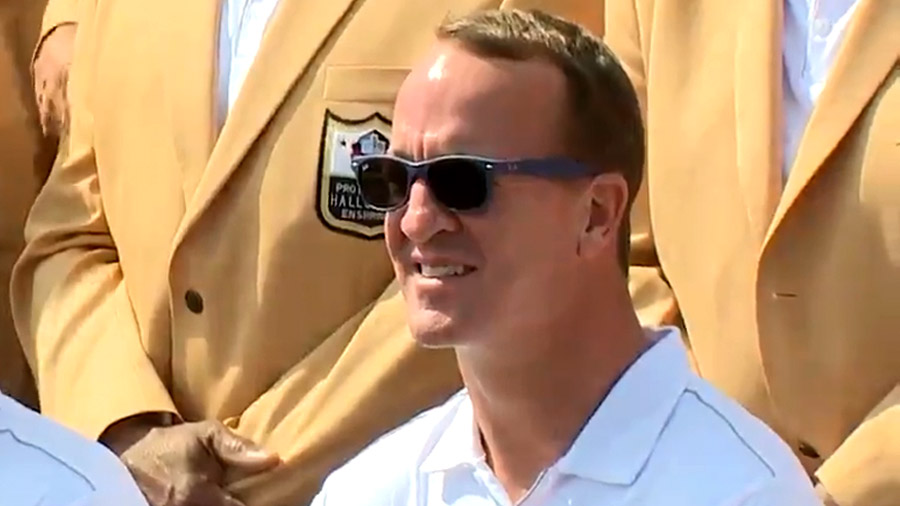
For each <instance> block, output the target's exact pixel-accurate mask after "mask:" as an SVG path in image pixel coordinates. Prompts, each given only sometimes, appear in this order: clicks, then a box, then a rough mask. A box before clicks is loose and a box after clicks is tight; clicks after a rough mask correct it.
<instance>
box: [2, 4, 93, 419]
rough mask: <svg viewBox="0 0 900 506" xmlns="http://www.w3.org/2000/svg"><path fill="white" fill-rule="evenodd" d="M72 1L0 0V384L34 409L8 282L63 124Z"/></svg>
mask: <svg viewBox="0 0 900 506" xmlns="http://www.w3.org/2000/svg"><path fill="white" fill-rule="evenodd" d="M75 2H76V0H51V1H50V2H49V4H48V3H47V2H46V1H42V0H5V1H3V2H0V390H2V391H3V392H5V393H6V394H7V395H10V396H12V397H13V398H15V399H18V400H19V401H21V402H23V403H25V404H26V405H28V406H31V407H37V393H36V391H35V388H34V381H33V378H32V375H31V372H30V370H29V368H28V364H27V362H26V361H25V357H24V355H23V354H22V350H21V346H20V344H19V341H18V339H16V334H15V328H14V326H13V320H12V315H11V314H10V309H9V307H10V305H9V290H7V288H6V287H8V286H9V277H10V273H11V271H12V268H13V264H14V263H15V261H16V258H17V257H18V256H19V253H20V252H21V251H22V247H23V246H24V245H25V240H24V232H23V229H24V227H25V218H26V215H27V214H28V209H29V208H30V207H31V204H32V202H33V201H34V198H35V196H36V195H37V192H38V190H39V189H40V186H41V185H42V184H43V182H44V180H45V179H46V178H47V174H48V173H49V171H50V167H51V165H52V164H53V159H54V156H55V154H56V139H57V138H58V136H59V134H60V133H61V128H62V125H63V124H64V123H65V120H64V117H65V109H66V107H65V82H66V80H67V79H68V67H69V64H70V63H71V55H72V43H73V39H74V30H75V24H74V21H75V19H74V16H75ZM45 7H47V9H46V15H45ZM42 19H43V28H42V26H41V22H42ZM38 42H40V43H41V44H40V46H39V48H38V51H37V53H35V46H36V45H37V44H38ZM32 56H35V59H34V75H35V82H40V83H42V84H41V85H40V86H36V87H35V88H32V77H31V76H32V72H31V70H32V69H31V67H32ZM35 92H36V93H35ZM37 103H40V104H43V105H41V106H40V107H39V106H38V105H37ZM50 104H53V105H52V106H51V105H50ZM42 124H44V125H45V126H46V128H44V130H43V132H44V133H45V134H46V135H43V134H42V126H41V125H42Z"/></svg>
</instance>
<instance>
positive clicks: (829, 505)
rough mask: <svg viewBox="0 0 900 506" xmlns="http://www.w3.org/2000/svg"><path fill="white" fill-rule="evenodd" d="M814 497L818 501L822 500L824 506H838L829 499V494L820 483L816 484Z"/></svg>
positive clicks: (831, 498)
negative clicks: (816, 497) (817, 498)
mask: <svg viewBox="0 0 900 506" xmlns="http://www.w3.org/2000/svg"><path fill="white" fill-rule="evenodd" d="M816 495H818V496H819V499H821V500H822V503H823V504H825V506H838V503H837V502H836V501H835V500H834V498H833V497H831V494H829V493H828V491H827V490H825V485H822V483H821V482H820V483H816Z"/></svg>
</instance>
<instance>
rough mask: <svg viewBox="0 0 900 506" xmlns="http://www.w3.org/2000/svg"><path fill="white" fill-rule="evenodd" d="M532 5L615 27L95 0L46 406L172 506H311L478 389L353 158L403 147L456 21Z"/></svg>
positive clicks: (85, 46)
mask: <svg viewBox="0 0 900 506" xmlns="http://www.w3.org/2000/svg"><path fill="white" fill-rule="evenodd" d="M522 4H524V5H525V6H528V7H532V6H535V5H540V4H546V7H547V8H548V9H549V10H551V11H555V12H557V13H560V14H564V15H568V16H570V17H572V18H573V19H579V20H583V22H584V23H585V24H588V25H589V26H592V27H594V28H595V29H597V30H600V29H602V2H597V1H595V0H590V1H587V0H584V1H582V0H569V1H546V2H540V1H535V2H500V1H499V0H495V1H485V0H440V1H431V2H412V3H410V2H402V1H400V0H361V1H353V0H313V1H311V0H279V1H276V0H247V1H239V0H222V1H215V2H214V1H208V2H184V1H181V0H161V1H156V2H152V3H147V2H128V1H122V0H98V1H96V2H85V3H84V4H83V6H82V10H81V11H79V16H78V22H79V25H78V33H77V36H76V43H75V53H74V54H75V56H74V61H73V64H72V73H71V79H70V85H69V93H68V99H69V105H70V109H69V110H70V115H69V118H70V135H69V147H68V152H67V156H66V158H65V160H64V161H63V162H62V163H61V164H59V165H57V166H56V167H55V168H54V170H53V171H52V172H51V175H50V177H49V179H48V182H47V184H46V185H45V187H44V189H43V190H42V191H41V193H40V195H39V196H38V198H37V201H36V204H35V206H34V208H33V210H32V213H31V215H30V218H29V221H28V225H27V230H26V234H27V240H28V245H27V247H26V249H25V252H24V253H23V255H22V257H21V259H20V261H19V263H18V264H17V268H16V271H15V274H14V276H13V278H14V279H13V286H12V292H13V310H14V311H13V312H14V315H15V318H16V322H17V330H18V332H19V335H20V338H21V340H22V343H23V347H24V349H25V351H26V354H27V355H28V357H29V361H30V364H31V365H32V367H33V368H34V369H35V371H36V373H37V377H38V379H39V381H38V389H39V392H40V398H41V406H42V409H43V410H44V412H45V413H46V414H47V415H49V416H50V417H52V418H54V419H56V420H59V421H61V422H62V423H64V424H66V425H68V426H70V427H73V428H75V429H76V430H78V431H79V432H80V433H81V434H83V435H85V436H87V437H89V438H94V439H99V440H101V441H102V442H104V443H105V444H107V445H108V446H109V447H110V448H112V449H113V450H114V451H115V452H116V453H117V454H119V455H120V456H121V458H122V459H123V461H124V462H125V463H126V464H127V465H128V466H129V468H130V469H131V471H132V473H133V474H134V475H135V476H136V478H137V481H138V484H139V485H140V486H141V487H142V490H143V491H144V492H145V494H146V495H147V496H148V498H149V499H150V501H151V503H152V504H155V505H156V504H168V503H167V502H166V501H172V502H173V503H174V504H175V505H192V504H204V505H210V504H213V505H217V504H228V505H230V504H236V502H235V501H237V500H241V501H244V502H245V503H246V504H250V505H269V504H291V505H296V504H304V503H305V502H307V501H309V500H310V498H311V497H312V494H313V493H314V492H315V491H316V490H317V489H318V487H319V485H320V481H321V478H322V477H323V476H324V475H325V474H326V473H327V472H328V471H330V470H331V469H333V468H334V467H336V466H337V465H339V464H340V463H341V462H343V461H344V460H345V459H346V458H348V457H349V456H351V455H352V454H354V453H355V452H356V451H357V450H358V449H359V448H361V447H362V446H363V445H365V444H366V443H368V442H369V441H371V440H372V439H373V438H374V437H376V436H377V435H379V434H381V433H382V432H384V431H385V430H387V429H389V428H391V427H393V426H395V425H397V424H399V423H400V422H402V421H404V420H406V419H408V418H409V417H410V416H412V415H413V414H415V413H416V412H418V411H420V410H421V409H423V408H425V407H427V406H430V405H433V404H435V403H437V402H439V401H442V400H444V399H445V398H446V397H447V395H448V394H449V393H450V392H452V391H455V390H456V389H458V387H459V378H458V373H457V372H456V367H455V364H454V360H453V356H452V354H449V353H442V352H437V351H431V352H425V351H422V350H418V349H416V347H415V344H414V343H413V341H412V340H411V339H410V338H409V336H408V331H407V330H406V326H405V324H404V319H403V314H402V308H403V305H402V301H401V300H400V299H399V295H397V293H396V288H395V287H391V286H389V285H390V284H391V280H392V278H393V274H392V271H391V267H390V261H389V259H388V258H387V255H386V254H385V252H384V247H383V244H382V241H381V238H382V236H383V215H382V213H379V212H376V211H373V210H371V209H368V208H366V207H365V206H364V205H363V204H362V202H361V200H360V198H359V195H358V194H357V193H356V186H355V183H354V180H353V178H352V171H351V168H350V158H351V156H353V155H358V154H374V153H379V152H384V151H386V150H387V149H388V147H389V144H390V121H391V117H392V109H393V100H394V96H395V94H396V90H397V87H398V86H399V84H400V82H401V81H402V80H403V78H404V77H405V76H406V74H407V71H408V69H409V67H410V65H411V64H412V63H413V62H414V61H415V59H416V58H418V57H419V56H421V54H422V52H423V51H425V49H426V48H427V46H428V44H429V43H430V42H431V40H432V39H433V29H434V27H436V26H437V25H438V24H439V23H440V22H441V21H442V20H443V19H445V18H446V17H447V16H448V15H450V14H454V13H464V12H468V11H472V10H475V9H479V8H488V7H498V6H501V5H502V6H504V7H506V6H513V5H522ZM243 438H246V439H243ZM216 441H226V442H227V443H226V444H225V445H224V447H230V446H236V447H238V448H240V449H241V451H239V452H235V453H234V454H232V455H229V456H226V455H224V454H223V453H222V451H221V448H222V447H223V445H220V444H217V443H215V442H216ZM276 453H277V455H276ZM278 457H280V458H281V459H282V462H281V463H280V464H279V462H278Z"/></svg>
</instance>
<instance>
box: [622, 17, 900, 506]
mask: <svg viewBox="0 0 900 506" xmlns="http://www.w3.org/2000/svg"><path fill="white" fill-rule="evenodd" d="M606 7H607V17H606V20H607V34H606V37H607V38H606V40H607V41H608V43H609V44H610V47H611V48H612V49H613V50H614V51H615V52H616V53H617V54H619V55H621V57H622V60H623V63H624V66H625V68H626V70H627V71H628V72H629V74H630V75H631V77H632V79H633V81H634V83H635V85H636V87H637V89H638V92H639V96H640V97H641V99H642V102H643V104H644V105H645V108H646V116H647V135H648V163H647V170H648V181H647V182H648V189H649V202H650V207H649V210H650V214H651V215H652V223H651V224H652V229H653V233H654V238H655V241H652V242H655V246H656V253H657V254H658V262H659V266H661V268H662V272H663V274H664V275H665V277H666V278H667V279H668V281H669V283H670V284H671V286H672V288H673V290H674V295H675V298H676V299H677V301H678V306H679V307H680V309H681V315H682V317H683V320H684V323H685V325H686V328H687V337H688V341H689V343H690V347H691V350H692V352H693V356H694V358H695V359H696V362H697V365H698V369H699V372H700V374H701V375H702V376H704V377H705V378H706V379H708V380H710V381H711V382H712V383H713V384H715V385H716V386H718V387H720V388H722V389H724V390H725V392H726V393H728V394H730V395H731V396H733V397H734V398H736V399H738V400H739V401H740V402H741V403H743V404H744V405H745V406H746V407H747V408H748V409H749V410H750V411H751V412H753V413H755V414H756V415H758V416H760V417H761V418H763V419H764V420H765V421H766V422H768V423H769V424H770V425H771V426H772V427H773V428H775V429H776V430H777V431H778V432H779V433H780V434H781V435H782V437H784V439H785V440H786V441H787V442H788V443H789V444H790V445H791V446H792V447H794V448H795V451H796V452H797V453H798V455H799V456H801V459H802V460H803V462H804V464H805V466H806V468H807V470H808V471H809V472H810V473H814V474H815V476H816V477H817V479H818V480H819V481H820V482H821V484H820V486H819V488H820V491H821V492H822V494H823V497H827V494H829V493H830V495H831V497H832V498H831V499H830V500H831V501H832V502H833V503H835V504H838V505H840V506H887V505H896V504H900V334H898V333H897V330H896V329H897V328H898V326H900V311H898V310H897V308H898V305H897V294H898V291H900V207H898V203H900V179H898V174H900V172H898V167H900V145H898V142H900V137H898V132H900V84H898V75H900V66H898V55H900V2H896V1H892V0H889V1H883V0H859V1H853V0H828V1H826V0H820V1H817V2H809V1H802V0H790V1H784V0H764V1H763V0H746V1H742V2H717V1H700V2H691V7H690V8H685V6H684V2H680V1H677V0H646V1H645V0H614V1H612V0H611V1H610V2H607V6H606ZM650 242H651V241H645V243H644V244H650ZM643 253H644V254H643V255H639V256H642V257H644V258H654V257H656V256H657V255H656V254H652V253H653V252H652V251H651V249H644V250H643Z"/></svg>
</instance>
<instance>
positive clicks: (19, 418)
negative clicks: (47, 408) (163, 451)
mask: <svg viewBox="0 0 900 506" xmlns="http://www.w3.org/2000/svg"><path fill="white" fill-rule="evenodd" d="M0 504H4V505H7V504H8V505H10V506H13V505H14V506H113V505H116V506H118V505H121V506H146V504H147V502H146V501H145V500H144V497H143V495H141V491H140V490H139V489H138V487H137V485H136V484H135V483H134V479H133V478H132V477H131V475H130V474H129V473H128V470H127V469H126V468H125V466H124V465H122V463H121V462H120V461H119V459H117V458H116V456H115V455H113V454H112V453H110V451H109V450H108V449H107V448H105V447H104V446H103V445H101V444H99V443H97V442H96V441H89V440H87V439H84V437H82V436H80V435H78V434H76V433H75V432H73V431H72V430H70V429H67V428H65V427H63V426H61V425H59V424H57V423H55V422H52V421H50V420H48V419H46V418H44V417H42V416H41V415H39V414H37V413H35V412H34V411H32V410H30V409H28V408H26V407H25V406H23V405H21V404H19V403H18V402H16V401H15V400H14V399H12V398H10V397H7V396H6V395H3V394H2V393H0Z"/></svg>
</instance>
